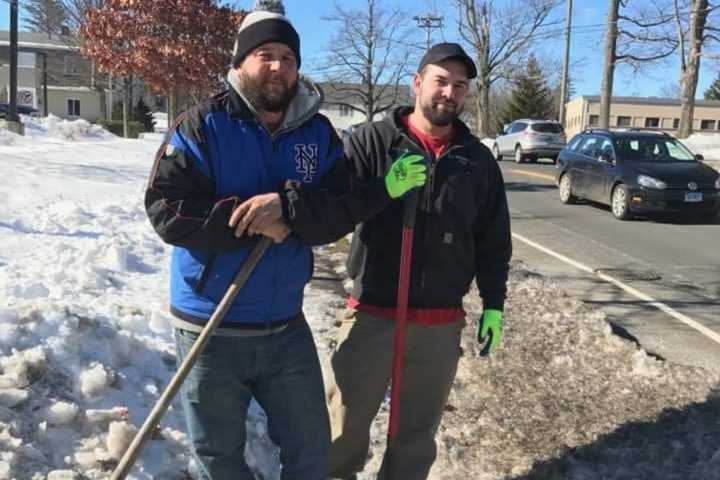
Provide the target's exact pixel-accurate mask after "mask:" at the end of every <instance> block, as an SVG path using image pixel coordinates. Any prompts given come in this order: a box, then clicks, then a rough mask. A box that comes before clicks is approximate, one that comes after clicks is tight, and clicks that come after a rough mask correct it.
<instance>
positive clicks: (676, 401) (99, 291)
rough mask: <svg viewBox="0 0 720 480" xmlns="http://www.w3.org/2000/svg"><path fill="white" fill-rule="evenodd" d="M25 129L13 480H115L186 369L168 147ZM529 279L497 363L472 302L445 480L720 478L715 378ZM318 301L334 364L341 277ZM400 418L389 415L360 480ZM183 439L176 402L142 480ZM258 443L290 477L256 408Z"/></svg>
mask: <svg viewBox="0 0 720 480" xmlns="http://www.w3.org/2000/svg"><path fill="white" fill-rule="evenodd" d="M53 122H54V123H53ZM53 125H54V126H53ZM26 127H27V134H28V135H27V136H26V137H14V136H12V135H9V134H3V133H2V131H1V130H0V175H2V178H3V179H4V181H3V182H2V184H0V299H2V300H1V302H2V303H0V480H3V479H13V478H16V479H21V480H25V479H32V480H41V479H48V480H65V479H75V478H83V477H81V476H80V475H83V476H84V478H88V479H101V478H107V476H108V475H109V472H110V471H111V470H112V468H113V466H114V465H115V464H116V462H117V458H118V457H119V455H120V453H121V452H122V450H123V449H124V448H125V446H126V445H127V444H128V442H129V439H130V438H131V437H132V434H133V432H134V431H135V429H136V428H138V427H139V426H140V425H141V424H142V421H143V420H144V418H145V416H146V415H147V414H148V412H149V411H150V409H151V408H152V407H153V405H154V404H155V402H156V400H157V399H158V397H159V395H160V393H161V392H162V390H163V389H164V387H165V385H166V384H167V382H168V380H169V378H170V376H171V374H172V372H173V370H174V365H175V357H174V354H175V352H174V346H173V342H172V337H171V331H170V328H169V324H168V317H167V314H166V313H165V312H166V304H167V285H168V254H169V251H170V250H169V248H168V247H167V246H166V245H164V244H162V243H161V242H160V241H159V239H158V238H157V236H156V235H155V234H154V232H153V231H152V228H151V227H150V225H149V223H148V221H147V219H146V218H145V213H144V209H143V192H144V187H145V182H146V181H147V176H148V173H149V170H150V168H151V165H152V157H153V155H154V153H155V149H156V148H157V147H158V143H159V140H158V139H157V138H150V139H145V140H142V139H141V140H124V139H119V138H116V137H114V136H112V135H110V134H107V133H104V132H101V131H99V130H97V128H96V127H94V126H90V127H89V128H88V127H87V125H84V124H74V125H70V124H69V123H68V124H62V122H59V121H54V120H52V119H51V120H45V121H39V120H38V121H33V122H28V123H27V124H26ZM8 138H11V139H12V140H11V141H7V140H3V139H8ZM333 251H334V250H331V249H320V250H319V251H318V272H320V273H322V272H325V273H324V274H327V275H336V276H337V277H338V278H339V279H340V280H341V278H340V277H341V275H342V273H343V268H342V254H338V253H332V254H331V253H330V252H333ZM531 267H532V266H531V265H524V264H522V263H519V262H517V263H516V264H515V265H514V268H513V272H512V275H511V284H510V296H509V299H508V304H507V313H506V318H507V330H506V331H507V334H506V342H505V344H504V346H503V348H502V349H501V350H500V351H498V352H497V353H496V354H493V356H492V357H491V358H490V359H480V358H478V357H477V348H476V347H475V344H474V341H473V337H474V335H475V331H476V328H477V325H476V323H475V321H474V319H475V318H476V317H477V313H478V312H479V309H480V305H479V304H478V302H477V300H476V297H477V294H476V293H474V294H471V295H469V296H468V299H467V308H468V311H469V312H470V316H469V319H470V325H469V326H468V328H467V329H466V331H465V332H466V335H465V338H464V339H463V347H464V350H465V355H464V356H463V358H462V360H461V364H460V367H459V372H458V378H457V382H456V385H455V388H454V390H453V393H452V395H451V398H450V402H449V404H448V406H447V409H446V414H445V418H444V421H443V424H442V426H441V428H440V431H439V433H438V445H439V449H438V450H439V451H438V461H437V463H436V466H435V468H434V469H433V472H432V478H434V479H458V478H467V479H470V478H472V479H480V480H483V479H488V480H489V479H501V478H528V479H530V478H534V479H556V478H557V479H561V478H562V479H575V478H577V479H600V478H605V479H620V478H668V479H671V478H672V479H675V478H677V479H689V478H697V479H713V478H720V477H719V475H720V474H719V473H718V472H720V422H719V420H718V418H719V417H718V415H717V411H718V407H720V400H718V396H717V394H715V393H713V392H714V391H715V390H714V389H717V386H718V379H717V378H715V377H713V376H712V375H711V374H710V373H708V372H706V371H702V370H699V369H694V368H690V367H682V366H677V365H673V364H669V363H666V362H663V361H660V360H657V359H655V358H653V357H650V356H648V355H647V354H646V353H645V352H644V351H643V350H641V349H639V348H638V346H637V345H635V344H633V343H630V342H628V341H625V340H622V339H620V338H619V337H617V336H615V335H614V334H613V333H612V331H611V328H610V327H609V325H608V324H607V322H606V321H605V319H604V317H603V315H602V313H600V312H598V311H594V310H591V309H588V308H587V307H585V306H584V305H582V304H581V303H579V302H578V301H576V300H574V299H572V298H570V297H568V296H566V295H565V294H563V293H562V285H558V284H554V283H551V282H550V281H548V280H546V279H544V278H542V277H539V276H537V275H534V274H532V273H531ZM306 293H307V296H306V307H305V311H306V314H307V317H308V319H309V321H310V323H311V325H312V327H313V331H314V333H315V338H316V341H317V343H318V347H319V351H320V355H321V357H322V358H323V359H324V360H327V358H328V356H329V353H330V351H331V348H332V346H333V344H334V335H335V331H336V320H337V318H338V317H339V315H341V314H342V305H343V285H342V282H341V281H337V282H332V281H326V280H318V281H315V282H313V283H312V284H311V285H310V286H309V287H308V289H307V291H306ZM386 422H387V405H385V406H384V407H383V409H382V411H381V413H380V415H379V416H378V421H377V422H376V423H375V425H374V426H373V431H372V442H373V445H372V451H371V458H370V459H369V462H368V466H367V468H366V471H365V472H364V473H363V474H361V476H360V478H361V479H363V480H366V479H370V478H373V474H374V473H375V472H376V471H377V468H378V466H379V461H380V457H381V450H382V448H383V446H384V438H385V427H386ZM184 431H185V428H184V424H183V420H182V416H181V414H180V409H179V407H178V405H177V403H175V404H174V405H173V406H172V408H171V410H170V411H169V412H168V413H167V415H166V416H165V417H164V419H163V422H162V424H161V426H160V429H159V431H158V432H157V434H156V435H155V436H154V438H153V440H152V441H151V442H149V443H148V445H147V447H146V448H145V450H144V451H143V454H142V455H141V458H140V459H139V460H138V462H137V464H136V468H135V470H134V471H133V473H132V474H131V476H130V477H129V478H134V479H158V480H160V479H165V480H170V479H181V478H185V477H184V473H183V471H184V470H185V469H186V467H187V464H188V454H187V438H186V436H185V433H184ZM249 439H250V441H249V444H248V449H247V456H248V461H249V463H250V464H251V466H252V468H253V469H254V470H255V471H256V472H257V474H258V478H263V479H277V478H279V466H278V453H277V449H275V448H274V447H273V446H272V444H271V443H270V441H269V440H268V438H267V431H266V426H265V423H264V416H263V413H262V411H260V409H259V408H258V407H257V406H256V405H253V407H252V412H251V416H250V419H249Z"/></svg>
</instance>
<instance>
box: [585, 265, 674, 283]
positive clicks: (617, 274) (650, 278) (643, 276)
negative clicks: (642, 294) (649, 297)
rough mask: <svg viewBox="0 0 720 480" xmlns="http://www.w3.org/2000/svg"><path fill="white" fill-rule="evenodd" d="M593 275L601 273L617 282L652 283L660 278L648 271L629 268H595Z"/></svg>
mask: <svg viewBox="0 0 720 480" xmlns="http://www.w3.org/2000/svg"><path fill="white" fill-rule="evenodd" d="M595 273H603V274H605V275H610V276H611V277H614V278H617V279H619V280H626V281H629V282H632V281H642V282H654V281H657V280H660V279H661V278H662V277H661V276H660V275H658V274H657V273H655V272H652V271H650V270H634V269H631V268H597V269H595Z"/></svg>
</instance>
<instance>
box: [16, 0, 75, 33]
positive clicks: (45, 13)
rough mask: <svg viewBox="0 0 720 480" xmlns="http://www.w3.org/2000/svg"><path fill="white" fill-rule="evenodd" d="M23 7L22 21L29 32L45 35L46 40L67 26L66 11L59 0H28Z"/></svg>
mask: <svg viewBox="0 0 720 480" xmlns="http://www.w3.org/2000/svg"><path fill="white" fill-rule="evenodd" d="M24 7H25V18H24V20H25V23H26V24H27V26H28V27H29V28H30V30H31V31H33V32H42V33H47V36H48V38H51V37H52V35H53V34H55V35H57V34H58V33H60V29H61V28H60V27H62V26H63V25H66V24H67V20H68V15H67V10H66V9H65V5H63V3H62V2H60V1H59V0H28V1H27V2H26V3H25V5H24Z"/></svg>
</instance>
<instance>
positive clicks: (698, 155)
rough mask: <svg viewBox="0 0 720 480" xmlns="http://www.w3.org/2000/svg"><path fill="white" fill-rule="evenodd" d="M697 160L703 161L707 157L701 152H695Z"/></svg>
mask: <svg viewBox="0 0 720 480" xmlns="http://www.w3.org/2000/svg"><path fill="white" fill-rule="evenodd" d="M695 160H697V161H698V162H702V161H703V160H705V157H703V156H702V155H700V154H699V153H696V154H695Z"/></svg>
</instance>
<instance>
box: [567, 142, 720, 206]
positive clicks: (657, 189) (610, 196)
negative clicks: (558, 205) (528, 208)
mask: <svg viewBox="0 0 720 480" xmlns="http://www.w3.org/2000/svg"><path fill="white" fill-rule="evenodd" d="M702 160H703V158H702V155H693V153H692V152H691V151H690V150H688V148H687V147H685V146H684V145H683V144H682V143H680V141H678V140H677V139H676V138H674V137H672V136H671V135H668V134H667V133H657V132H651V131H643V130H640V129H630V130H625V131H609V130H602V129H586V130H585V131H583V132H582V133H580V134H578V135H576V136H575V137H573V139H572V140H571V141H570V143H569V144H568V145H567V147H565V148H564V149H563V150H562V151H561V152H560V156H559V157H558V162H557V184H558V187H559V191H560V201H561V202H563V203H573V202H575V201H576V200H578V199H581V198H583V199H587V200H591V201H594V202H599V203H603V204H606V205H610V207H611V210H612V214H613V215H614V216H615V217H616V218H618V219H620V220H627V219H629V218H632V216H633V215H635V214H653V213H676V212H683V213H686V214H692V215H696V216H698V217H702V218H705V219H711V218H714V217H715V216H716V215H717V214H718V211H720V173H718V172H716V171H715V170H713V169H712V168H711V167H710V166H708V165H705V164H704V163H702Z"/></svg>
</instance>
